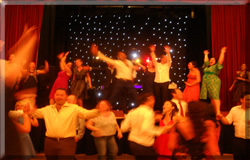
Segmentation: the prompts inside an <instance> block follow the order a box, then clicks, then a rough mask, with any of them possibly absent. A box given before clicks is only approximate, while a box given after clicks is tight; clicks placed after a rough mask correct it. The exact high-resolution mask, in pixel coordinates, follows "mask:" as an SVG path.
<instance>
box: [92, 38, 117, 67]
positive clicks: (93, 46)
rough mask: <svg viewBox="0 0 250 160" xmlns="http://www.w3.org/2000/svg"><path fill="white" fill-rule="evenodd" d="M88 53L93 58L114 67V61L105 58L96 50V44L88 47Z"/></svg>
mask: <svg viewBox="0 0 250 160" xmlns="http://www.w3.org/2000/svg"><path fill="white" fill-rule="evenodd" d="M90 52H91V53H92V55H93V56H98V57H99V58H100V59H101V60H103V61H105V62H106V63H109V64H111V65H115V64H116V63H115V62H116V61H115V60H113V59H111V58H108V57H106V56H105V55H104V54H103V53H102V52H101V51H99V50H98V46H97V45H96V44H94V43H93V44H92V45H91V47H90Z"/></svg>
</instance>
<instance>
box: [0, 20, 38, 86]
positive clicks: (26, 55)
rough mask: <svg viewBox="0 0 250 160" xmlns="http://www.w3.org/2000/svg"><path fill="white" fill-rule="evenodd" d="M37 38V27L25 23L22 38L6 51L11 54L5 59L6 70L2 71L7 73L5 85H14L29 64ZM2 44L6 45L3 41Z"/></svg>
mask: <svg viewBox="0 0 250 160" xmlns="http://www.w3.org/2000/svg"><path fill="white" fill-rule="evenodd" d="M37 40H38V34H37V27H36V26H32V27H30V28H28V27H27V25H25V27H24V31H23V34H22V35H21V37H20V39H19V40H18V41H17V42H16V43H15V45H14V46H12V47H11V49H10V50H9V51H6V52H7V54H6V55H9V58H8V59H9V60H7V61H4V62H5V72H1V73H4V74H5V75H4V76H3V77H5V85H6V86H7V87H9V88H13V87H14V85H15V84H16V83H17V80H18V78H19V77H20V74H21V73H22V70H23V68H24V67H25V65H27V64H29V63H30V62H31V60H32V59H33V58H34V56H35V55H34V54H35V53H36V52H35V50H36V43H37ZM1 45H2V46H3V45H4V42H3V41H2V42H1ZM1 49H2V48H1Z"/></svg>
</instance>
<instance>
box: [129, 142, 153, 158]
mask: <svg viewBox="0 0 250 160" xmlns="http://www.w3.org/2000/svg"><path fill="white" fill-rule="evenodd" d="M129 148H130V151H131V153H132V154H133V155H134V156H135V159H136V160H157V153H156V152H155V150H154V148H153V147H145V146H142V145H140V144H137V143H135V142H131V141H129Z"/></svg>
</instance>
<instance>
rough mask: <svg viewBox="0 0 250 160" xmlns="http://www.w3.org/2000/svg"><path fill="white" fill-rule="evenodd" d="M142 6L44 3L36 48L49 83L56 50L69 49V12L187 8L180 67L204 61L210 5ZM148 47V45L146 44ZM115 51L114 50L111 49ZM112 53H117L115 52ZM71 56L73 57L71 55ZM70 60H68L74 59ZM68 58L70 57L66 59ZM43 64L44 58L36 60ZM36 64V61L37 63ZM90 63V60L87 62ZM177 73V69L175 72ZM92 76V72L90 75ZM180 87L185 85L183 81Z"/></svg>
mask: <svg viewBox="0 0 250 160" xmlns="http://www.w3.org/2000/svg"><path fill="white" fill-rule="evenodd" d="M141 7H143V8H138V9H137V8H133V9H131V8H128V6H123V7H122V8H111V7H107V8H105V7H103V8H101V7H100V6H99V7H97V6H64V5H56V6H53V5H49V6H44V16H43V18H44V19H43V25H42V30H41V38H40V48H39V55H38V56H39V58H38V59H47V60H48V61H49V64H50V69H51V70H50V71H51V72H50V76H51V78H50V82H47V83H49V85H48V87H50V86H51V85H53V82H54V80H55V78H56V76H57V75H56V74H57V72H58V71H59V64H58V62H59V61H58V59H57V57H56V55H57V54H59V53H61V52H63V51H67V50H70V48H69V46H70V35H69V32H68V29H69V25H68V24H69V20H70V15H72V14H75V13H79V14H80V13H82V12H87V13H88V15H92V16H94V15H98V14H103V15H104V16H109V15H110V14H113V13H117V14H119V13H121V12H122V13H124V14H126V13H132V14H138V15H140V14H145V15H159V16H161V15H163V14H166V13H167V14H169V15H170V16H173V15H175V14H176V15H178V14H179V15H181V14H184V13H182V12H183V11H182V10H185V12H188V16H190V17H191V14H192V13H194V14H193V18H191V19H190V21H189V23H188V25H187V27H188V32H187V39H189V41H187V47H186V54H187V57H186V63H185V64H182V66H183V67H182V68H184V67H186V68H185V69H186V70H184V71H182V72H186V73H188V69H187V63H188V62H189V61H193V60H195V61H197V63H198V66H199V67H200V66H201V65H202V63H203V50H204V49H210V48H211V36H210V35H211V34H210V26H211V24H210V8H209V6H168V7H166V8H164V6H161V7H160V8H150V6H141ZM145 48H147V46H145ZM114 54H116V52H115V53H114ZM113 57H116V56H115V55H114V56H113ZM73 60H74V59H73ZM73 60H70V61H73ZM67 61H69V59H68V60H67ZM39 63H41V65H42V64H44V62H39ZM38 65H39V64H38ZM89 65H90V66H91V65H92V64H89ZM178 74H179V73H178ZM93 77H94V76H93ZM172 78H173V77H172ZM185 80H186V77H185ZM94 85H95V84H94ZM180 87H182V88H181V89H184V85H183V84H182V85H181V86H180Z"/></svg>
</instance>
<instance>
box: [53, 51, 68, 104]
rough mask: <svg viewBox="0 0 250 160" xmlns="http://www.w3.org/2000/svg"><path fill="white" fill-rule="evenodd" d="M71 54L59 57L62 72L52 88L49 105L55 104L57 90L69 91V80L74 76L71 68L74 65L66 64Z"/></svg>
mask: <svg viewBox="0 0 250 160" xmlns="http://www.w3.org/2000/svg"><path fill="white" fill-rule="evenodd" d="M68 54H69V52H66V53H64V52H63V53H61V54H59V55H58V58H59V59H60V69H61V71H60V72H58V76H57V78H56V80H55V82H54V84H53V86H52V88H51V91H50V94H49V103H50V104H54V103H55V102H54V94H55V91H56V89H57V88H65V89H66V90H68V82H69V78H70V77H71V75H72V71H71V66H72V63H71V62H68V63H66V58H67V56H68Z"/></svg>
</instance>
